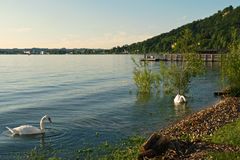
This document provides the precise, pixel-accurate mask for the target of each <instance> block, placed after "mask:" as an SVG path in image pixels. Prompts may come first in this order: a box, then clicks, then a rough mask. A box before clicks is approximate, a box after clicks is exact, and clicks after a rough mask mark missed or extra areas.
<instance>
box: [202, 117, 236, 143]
mask: <svg viewBox="0 0 240 160" xmlns="http://www.w3.org/2000/svg"><path fill="white" fill-rule="evenodd" d="M239 132H240V119H239V120H238V121H236V122H233V123H230V124H227V125H225V126H223V127H222V128H220V129H218V130H217V131H216V132H214V133H213V135H212V136H208V137H207V138H206V139H207V140H208V141H210V142H212V143H216V144H229V145H235V146H239V145H240V137H239Z"/></svg>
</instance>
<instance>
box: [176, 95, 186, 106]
mask: <svg viewBox="0 0 240 160" xmlns="http://www.w3.org/2000/svg"><path fill="white" fill-rule="evenodd" d="M186 102H187V100H186V98H185V97H184V96H182V95H180V94H177V95H176V97H175V98H174V104H175V105H179V104H182V103H186Z"/></svg>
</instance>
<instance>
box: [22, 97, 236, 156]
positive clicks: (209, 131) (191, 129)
mask: <svg viewBox="0 0 240 160" xmlns="http://www.w3.org/2000/svg"><path fill="white" fill-rule="evenodd" d="M239 132H240V97H225V98H222V99H221V100H220V101H218V102H216V104H214V105H212V106H209V107H207V108H205V109H202V110H200V111H198V112H195V113H192V114H190V115H188V116H186V117H184V118H183V119H181V120H178V121H176V122H174V123H172V124H170V125H168V126H167V127H166V128H163V129H161V130H159V131H156V132H154V133H153V134H152V135H151V136H150V137H149V138H144V137H141V136H133V137H130V138H129V139H126V140H125V141H122V142H121V143H119V144H116V145H111V144H109V143H108V142H105V143H104V144H102V145H100V146H98V147H96V148H83V149H80V150H77V151H76V153H74V155H75V159H86V160H92V159H100V160H112V159H114V160H122V159H125V160H134V159H139V160H141V159H153V160H158V159H159V160H160V159H187V160H190V159H207V160H212V159H217V160H218V159H240V137H239ZM54 153H55V154H49V153H47V154H45V153H41V151H38V150H37V149H34V150H32V151H30V152H28V153H26V154H25V155H24V156H23V157H21V156H20V157H21V158H25V159H29V160H32V159H35V160H43V159H51V160H60V159H65V158H66V157H65V158H64V157H61V156H60V157H61V158H60V157H59V156H58V155H61V154H62V153H61V151H59V154H58V151H54ZM49 156H53V157H50V158H49ZM21 158H20V159H21Z"/></svg>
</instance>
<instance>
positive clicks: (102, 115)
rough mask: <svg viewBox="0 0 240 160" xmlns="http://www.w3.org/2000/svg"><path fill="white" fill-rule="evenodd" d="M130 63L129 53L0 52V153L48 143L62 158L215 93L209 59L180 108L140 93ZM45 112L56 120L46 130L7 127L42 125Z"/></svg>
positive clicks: (202, 103)
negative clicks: (28, 132) (24, 133)
mask: <svg viewBox="0 0 240 160" xmlns="http://www.w3.org/2000/svg"><path fill="white" fill-rule="evenodd" d="M150 65H151V67H153V68H154V67H155V68H157V67H158V66H159V65H158V63H151V64H150ZM133 68H134V64H133V62H132V60H131V56H128V55H89V56H88V55H81V56H71V55H64V56H50V55H48V56H23V55H15V56H0V82H1V83H0V159H13V155H16V154H18V153H23V152H26V151H30V150H31V149H32V148H34V147H35V146H43V147H44V146H45V145H46V146H51V147H52V148H53V149H60V150H63V153H66V154H64V155H63V156H65V157H66V156H68V154H69V156H70V155H71V152H73V151H74V150H77V149H81V148H83V147H85V146H96V145H99V144H101V143H103V142H105V141H108V142H110V143H117V142H118V141H119V140H121V139H123V138H126V137H128V136H132V135H149V134H150V133H151V132H152V131H155V130H159V129H161V128H162V127H164V126H166V125H167V124H169V123H172V122H174V121H176V120H177V119H180V118H181V117H183V116H184V115H186V114H189V113H192V112H195V111H197V110H200V109H201V108H203V107H206V106H208V105H210V104H213V103H214V102H216V100H217V99H216V97H214V96H213V91H215V90H217V89H218V88H219V81H218V78H219V75H218V72H217V67H215V66H214V65H213V64H209V66H208V71H207V73H206V75H205V76H202V77H198V78H195V79H194V80H193V81H192V83H191V88H190V92H189V94H188V99H189V102H188V105H187V107H185V108H184V107H183V108H176V107H174V105H173V103H172V101H173V95H172V96H165V95H160V96H151V97H141V96H137V94H136V87H135V86H134V83H133V81H132V72H133ZM45 114H48V115H49V116H51V118H52V121H53V123H52V124H48V123H47V124H46V127H47V129H46V134H45V135H44V136H41V135H39V136H31V137H19V136H17V137H12V136H10V133H9V132H8V131H7V129H6V128H5V127H6V126H8V127H16V126H19V125H21V124H31V125H35V126H39V120H40V118H41V117H42V116H43V115H45Z"/></svg>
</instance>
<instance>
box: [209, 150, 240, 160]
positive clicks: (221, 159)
mask: <svg viewBox="0 0 240 160" xmlns="http://www.w3.org/2000/svg"><path fill="white" fill-rule="evenodd" d="M228 159H229V160H239V159H240V153H234V152H229V153H226V152H211V153H209V157H208V158H207V160H228Z"/></svg>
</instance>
